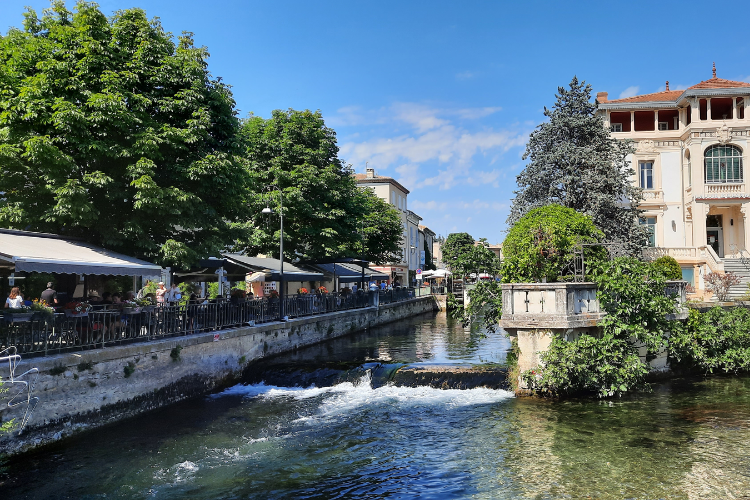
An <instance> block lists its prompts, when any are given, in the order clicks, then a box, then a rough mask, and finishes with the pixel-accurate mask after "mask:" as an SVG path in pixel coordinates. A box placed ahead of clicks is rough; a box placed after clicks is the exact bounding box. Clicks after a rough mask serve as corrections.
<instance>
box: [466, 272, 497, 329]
mask: <svg viewBox="0 0 750 500" xmlns="http://www.w3.org/2000/svg"><path fill="white" fill-rule="evenodd" d="M467 294H468V296H469V303H468V305H466V307H465V308H464V309H462V310H461V311H462V318H461V319H462V321H463V323H464V325H468V324H471V323H473V322H475V321H479V320H481V321H482V323H483V324H484V327H485V328H486V329H487V331H488V332H490V333H494V332H495V330H497V328H498V323H499V321H500V316H501V315H502V313H503V290H502V285H501V284H500V282H499V281H495V280H479V282H477V284H476V285H475V286H474V288H472V289H471V290H469V291H468V292H467Z"/></svg>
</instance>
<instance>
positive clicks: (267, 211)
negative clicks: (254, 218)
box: [261, 185, 284, 321]
mask: <svg viewBox="0 0 750 500" xmlns="http://www.w3.org/2000/svg"><path fill="white" fill-rule="evenodd" d="M268 189H269V190H272V189H276V190H277V191H278V192H279V220H280V222H281V234H280V236H279V261H280V262H281V268H280V269H279V284H280V286H279V319H280V320H281V321H284V196H283V193H282V191H281V189H280V188H279V187H278V186H274V185H271V186H268ZM261 213H262V214H266V215H271V214H272V213H273V210H272V209H271V207H270V206H269V204H268V200H266V208H264V209H263V210H262V211H261Z"/></svg>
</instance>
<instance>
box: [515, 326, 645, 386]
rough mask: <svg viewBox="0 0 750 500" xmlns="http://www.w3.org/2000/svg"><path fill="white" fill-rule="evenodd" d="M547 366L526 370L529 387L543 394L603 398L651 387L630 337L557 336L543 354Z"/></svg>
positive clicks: (525, 377)
mask: <svg viewBox="0 0 750 500" xmlns="http://www.w3.org/2000/svg"><path fill="white" fill-rule="evenodd" d="M541 359H542V361H543V363H544V367H543V368H536V369H534V370H528V371H526V372H524V373H523V379H524V381H525V382H526V384H527V386H528V387H529V388H530V389H531V390H533V391H534V392H537V393H539V394H542V395H549V396H565V395H572V394H578V393H594V394H597V395H598V396H599V397H609V396H614V395H621V394H622V393H624V392H626V391H628V390H633V389H639V388H645V387H647V385H646V383H645V377H646V374H647V373H648V368H647V367H646V364H645V363H643V362H642V361H641V360H640V358H639V357H638V353H637V351H636V349H635V348H634V347H633V345H632V344H631V343H630V342H629V341H628V339H623V338H617V337H614V336H613V335H605V336H604V337H602V338H596V337H593V336H591V335H581V336H580V337H579V338H578V339H576V340H573V341H567V340H564V339H562V338H561V337H558V336H555V338H554V339H553V340H552V343H551V344H550V347H549V350H548V351H547V352H545V353H542V355H541Z"/></svg>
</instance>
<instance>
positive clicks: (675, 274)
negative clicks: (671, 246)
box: [653, 255, 682, 280]
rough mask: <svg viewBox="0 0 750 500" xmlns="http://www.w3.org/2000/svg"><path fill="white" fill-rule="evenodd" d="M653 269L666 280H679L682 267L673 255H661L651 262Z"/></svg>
mask: <svg viewBox="0 0 750 500" xmlns="http://www.w3.org/2000/svg"><path fill="white" fill-rule="evenodd" d="M653 266H654V268H655V270H657V271H658V272H660V273H661V274H662V275H663V276H664V278H666V279H668V280H681V279H682V268H681V267H680V264H678V263H677V260H675V258H674V257H672V256H670V255H662V256H661V257H659V258H658V259H656V260H655V261H654V262H653Z"/></svg>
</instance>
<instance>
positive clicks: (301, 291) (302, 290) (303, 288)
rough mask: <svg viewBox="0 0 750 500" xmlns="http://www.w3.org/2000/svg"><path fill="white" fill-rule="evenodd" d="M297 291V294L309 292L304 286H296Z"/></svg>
mask: <svg viewBox="0 0 750 500" xmlns="http://www.w3.org/2000/svg"><path fill="white" fill-rule="evenodd" d="M297 293H298V294H299V295H307V294H308V293H310V292H308V291H307V288H305V287H302V288H298V289H297Z"/></svg>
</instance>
